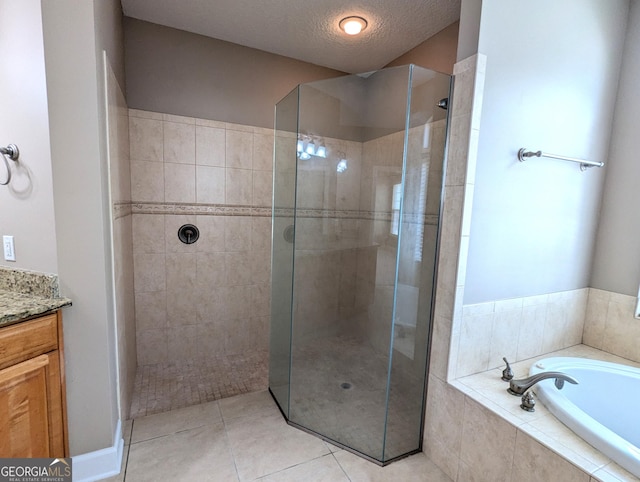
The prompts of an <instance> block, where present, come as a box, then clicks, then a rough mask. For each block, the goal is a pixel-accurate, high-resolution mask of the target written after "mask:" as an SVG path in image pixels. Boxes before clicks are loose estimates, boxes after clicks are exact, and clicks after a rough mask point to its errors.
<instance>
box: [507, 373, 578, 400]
mask: <svg viewBox="0 0 640 482" xmlns="http://www.w3.org/2000/svg"><path fill="white" fill-rule="evenodd" d="M547 378H555V379H556V387H557V388H558V390H561V389H562V387H563V386H564V382H565V381H567V382H569V383H573V384H574V385H577V384H578V380H576V379H575V378H573V377H570V376H569V375H565V374H564V373H562V372H542V373H536V374H535V375H533V376H530V377H529V378H523V379H522V380H511V381H510V382H509V388H507V392H509V393H510V394H511V395H522V394H523V393H524V392H526V391H527V390H529V389H530V388H531V387H532V386H534V385H535V384H536V383H538V382H539V381H541V380H546V379H547Z"/></svg>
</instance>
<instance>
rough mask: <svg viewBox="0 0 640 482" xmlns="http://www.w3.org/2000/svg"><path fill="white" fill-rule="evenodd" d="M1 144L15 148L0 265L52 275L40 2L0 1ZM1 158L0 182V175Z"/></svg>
mask: <svg viewBox="0 0 640 482" xmlns="http://www.w3.org/2000/svg"><path fill="white" fill-rule="evenodd" d="M0 15H1V16H2V18H3V19H5V25H4V26H3V28H2V29H0V58H2V59H3V62H4V64H5V65H6V66H7V68H5V69H4V71H3V73H2V75H0V103H1V104H2V109H0V133H1V137H0V145H1V146H3V147H4V146H6V145H8V144H16V145H17V146H18V148H19V149H20V159H19V161H18V163H15V162H14V161H9V165H10V169H11V172H12V174H13V179H12V181H11V183H10V184H9V185H8V186H0V206H1V208H0V209H1V211H2V212H1V213H0V235H13V236H14V237H15V250H16V262H10V261H4V257H1V258H0V265H4V266H8V267H15V268H23V269H29V270H35V271H44V272H48V273H56V272H57V255H56V234H55V217H54V212H53V189H52V179H51V153H50V150H49V118H48V110H47V90H46V88H47V85H46V78H45V64H44V46H43V43H42V13H41V7H40V1H39V0H25V1H21V2H16V1H13V0H2V1H0ZM5 174H6V173H5V168H4V163H3V161H2V160H1V159H0V181H4V180H5V179H6V177H5Z"/></svg>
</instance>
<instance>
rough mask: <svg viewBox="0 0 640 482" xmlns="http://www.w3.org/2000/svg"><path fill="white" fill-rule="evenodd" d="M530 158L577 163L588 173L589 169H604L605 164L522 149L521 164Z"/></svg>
mask: <svg viewBox="0 0 640 482" xmlns="http://www.w3.org/2000/svg"><path fill="white" fill-rule="evenodd" d="M530 157H548V158H551V159H560V160H561V161H569V162H577V163H579V164H580V170H581V171H586V170H587V169H588V168H589V167H604V162H597V161H586V160H584V159H576V158H575V157H566V156H558V155H556V154H549V153H548V152H542V151H536V152H533V151H527V150H526V148H524V147H523V148H521V149H520V150H519V151H518V160H519V161H520V162H524V161H526V160H527V159H528V158H530Z"/></svg>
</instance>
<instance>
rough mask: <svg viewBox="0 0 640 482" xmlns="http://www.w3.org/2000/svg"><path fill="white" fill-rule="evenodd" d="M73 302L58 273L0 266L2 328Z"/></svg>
mask: <svg viewBox="0 0 640 482" xmlns="http://www.w3.org/2000/svg"><path fill="white" fill-rule="evenodd" d="M70 305H71V300H70V299H69V298H64V297H61V296H60V293H59V289H58V277H57V276H56V275H52V274H45V273H36V272H32V271H24V270H17V269H10V268H6V267H3V266H0V327H2V326H5V325H10V324H13V323H16V322H19V321H22V320H26V319H29V318H33V317H34V316H39V315H44V314H46V313H49V312H51V311H55V310H58V309H60V308H62V307H64V306H70Z"/></svg>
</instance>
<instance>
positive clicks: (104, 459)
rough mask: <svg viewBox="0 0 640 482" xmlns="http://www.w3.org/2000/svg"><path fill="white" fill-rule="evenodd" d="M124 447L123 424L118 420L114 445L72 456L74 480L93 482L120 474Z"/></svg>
mask: <svg viewBox="0 0 640 482" xmlns="http://www.w3.org/2000/svg"><path fill="white" fill-rule="evenodd" d="M123 449H124V440H123V439H122V424H121V422H120V420H118V425H116V430H115V433H114V435H113V446H112V447H107V448H105V449H101V450H95V451H94V452H89V453H86V454H81V455H75V456H73V457H71V459H72V460H73V482H91V481H94V480H101V479H106V478H107V477H111V476H113V475H118V474H119V473H120V469H121V467H122V453H123Z"/></svg>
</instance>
